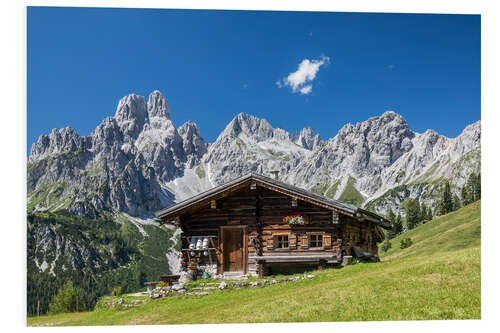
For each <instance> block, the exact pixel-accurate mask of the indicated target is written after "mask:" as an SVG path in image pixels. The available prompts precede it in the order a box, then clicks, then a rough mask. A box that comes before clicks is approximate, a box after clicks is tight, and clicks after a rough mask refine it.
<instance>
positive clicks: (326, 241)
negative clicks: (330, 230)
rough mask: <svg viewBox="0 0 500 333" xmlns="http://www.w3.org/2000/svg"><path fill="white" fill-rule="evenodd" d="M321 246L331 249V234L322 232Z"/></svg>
mask: <svg viewBox="0 0 500 333" xmlns="http://www.w3.org/2000/svg"><path fill="white" fill-rule="evenodd" d="M323 247H324V248H325V249H331V248H332V236H331V235H330V234H324V235H323Z"/></svg>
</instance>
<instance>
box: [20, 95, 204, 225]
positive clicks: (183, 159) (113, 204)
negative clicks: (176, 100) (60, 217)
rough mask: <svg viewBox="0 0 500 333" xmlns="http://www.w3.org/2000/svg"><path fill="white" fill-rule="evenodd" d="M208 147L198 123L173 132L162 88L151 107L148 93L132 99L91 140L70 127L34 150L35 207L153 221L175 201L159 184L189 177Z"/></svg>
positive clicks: (31, 187)
mask: <svg viewBox="0 0 500 333" xmlns="http://www.w3.org/2000/svg"><path fill="white" fill-rule="evenodd" d="M206 149H207V144H206V142H205V141H204V140H203V139H202V138H201V137H200V131H199V129H198V127H197V125H196V124H195V123H193V122H187V123H185V124H183V125H182V126H181V127H180V128H179V129H177V128H175V127H174V125H173V123H172V121H171V119H170V109H169V106H168V102H167V100H166V99H165V97H163V95H161V93H160V92H159V91H154V92H153V93H151V95H150V96H149V98H148V102H147V103H146V101H145V99H144V97H143V96H138V95H135V94H132V95H128V96H126V97H124V98H122V99H121V100H120V102H119V103H118V107H117V109H116V113H115V115H114V116H113V117H108V118H106V119H104V120H103V121H102V123H101V124H99V125H98V126H97V127H96V129H95V130H94V131H93V132H92V133H91V134H90V135H88V136H80V135H78V133H76V131H75V130H74V129H72V128H71V127H66V128H63V129H60V130H57V129H54V130H53V131H52V132H51V133H50V135H42V136H40V138H39V139H38V141H37V142H36V143H34V144H33V145H32V147H31V152H30V156H29V159H28V175H27V177H28V208H29V209H30V210H35V211H36V210H44V209H49V210H57V209H67V210H68V211H70V212H71V213H75V214H78V215H86V216H95V215H96V213H97V212H98V211H99V210H103V209H104V210H110V211H121V212H126V213H129V214H131V215H134V216H150V215H151V212H153V211H154V210H156V209H159V208H161V207H164V206H166V205H169V204H172V203H173V199H174V198H173V197H172V195H171V194H170V193H169V192H168V191H165V190H164V189H163V188H162V187H161V185H160V184H161V183H162V182H166V181H169V180H172V179H174V178H176V177H180V176H182V174H183V170H184V169H185V168H186V167H188V168H189V167H192V166H193V165H195V164H196V163H198V161H199V159H200V158H201V157H202V156H203V154H205V152H206Z"/></svg>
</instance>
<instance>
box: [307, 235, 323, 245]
mask: <svg viewBox="0 0 500 333" xmlns="http://www.w3.org/2000/svg"><path fill="white" fill-rule="evenodd" d="M309 247H323V235H309Z"/></svg>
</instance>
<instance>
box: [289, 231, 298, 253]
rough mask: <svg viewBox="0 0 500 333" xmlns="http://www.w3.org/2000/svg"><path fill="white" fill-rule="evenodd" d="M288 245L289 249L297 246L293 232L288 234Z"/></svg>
mask: <svg viewBox="0 0 500 333" xmlns="http://www.w3.org/2000/svg"><path fill="white" fill-rule="evenodd" d="M288 246H289V248H290V249H291V250H295V249H296V248H297V236H295V234H290V235H288Z"/></svg>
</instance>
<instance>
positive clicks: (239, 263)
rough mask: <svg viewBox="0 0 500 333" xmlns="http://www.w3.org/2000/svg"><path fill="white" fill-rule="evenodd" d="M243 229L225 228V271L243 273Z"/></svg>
mask: <svg viewBox="0 0 500 333" xmlns="http://www.w3.org/2000/svg"><path fill="white" fill-rule="evenodd" d="M243 235H244V233H243V229H242V228H237V229H236V228H235V229H226V228H224V271H225V272H243V258H244V256H243V253H244V249H243Z"/></svg>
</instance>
